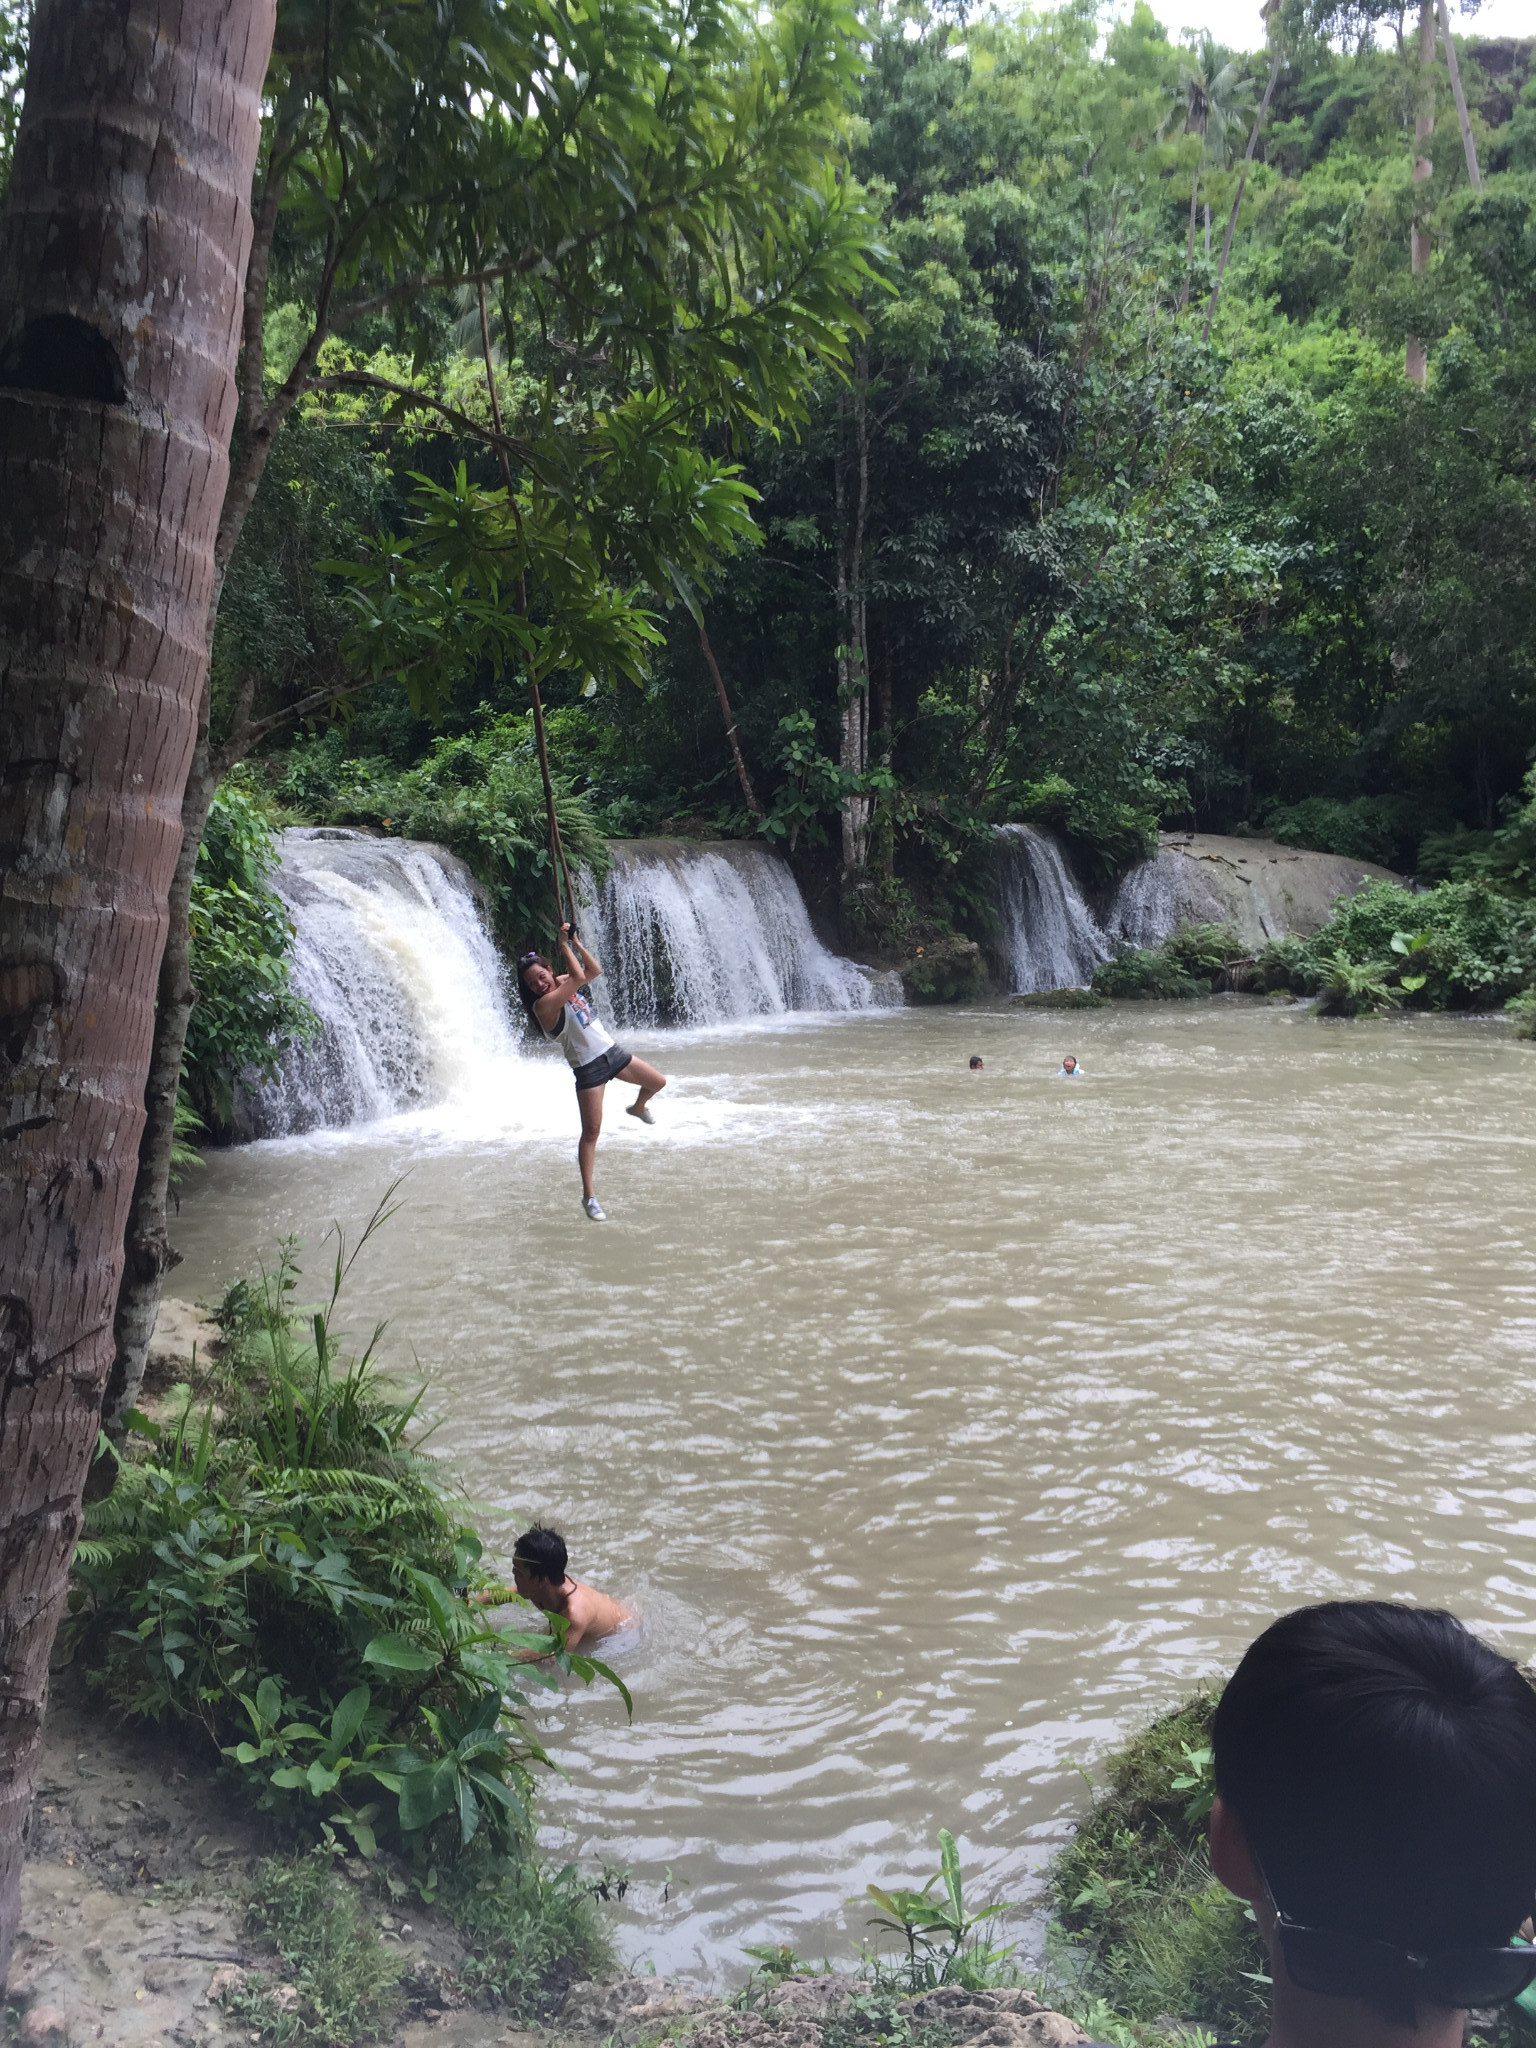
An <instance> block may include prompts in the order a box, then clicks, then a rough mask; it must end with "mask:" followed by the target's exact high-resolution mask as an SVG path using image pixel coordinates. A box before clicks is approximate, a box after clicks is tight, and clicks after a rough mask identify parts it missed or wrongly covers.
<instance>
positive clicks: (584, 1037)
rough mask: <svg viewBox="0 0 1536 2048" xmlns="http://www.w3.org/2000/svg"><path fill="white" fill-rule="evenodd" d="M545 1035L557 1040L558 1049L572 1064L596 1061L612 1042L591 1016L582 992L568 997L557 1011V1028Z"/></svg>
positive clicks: (577, 1064)
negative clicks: (558, 1021)
mask: <svg viewBox="0 0 1536 2048" xmlns="http://www.w3.org/2000/svg"><path fill="white" fill-rule="evenodd" d="M547 1036H548V1037H550V1038H558V1039H559V1041H560V1045H561V1049H562V1050H563V1051H564V1053H565V1056H566V1058H567V1059H568V1060H569V1061H570V1063H571V1065H572V1066H573V1067H584V1066H586V1064H587V1063H588V1061H589V1060H595V1059H596V1058H597V1056H598V1054H599V1053H603V1052H606V1051H607V1050H608V1048H609V1046H610V1045H612V1043H613V1040H612V1038H610V1037H609V1035H608V1033H607V1032H606V1031H605V1030H604V1029H603V1027H602V1025H601V1024H599V1022H598V1021H597V1019H596V1017H594V1016H593V1014H592V1005H591V1004H590V1003H589V1002H588V1001H587V998H586V997H585V996H582V995H576V996H572V997H571V1000H570V1001H569V1002H568V1003H567V1004H566V1006H565V1008H564V1009H563V1010H562V1011H561V1012H560V1024H559V1028H558V1029H557V1030H554V1031H551V1032H549V1033H548V1034H547Z"/></svg>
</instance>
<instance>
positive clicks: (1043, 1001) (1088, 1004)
mask: <svg viewBox="0 0 1536 2048" xmlns="http://www.w3.org/2000/svg"><path fill="white" fill-rule="evenodd" d="M1008 1000H1009V1001H1010V1002H1011V1003H1014V1004H1016V1005H1017V1006H1018V1008H1019V1009H1021V1010H1104V1009H1107V1008H1108V1007H1109V998H1108V997H1107V996H1096V995H1095V994H1094V992H1093V990H1092V989H1091V988H1040V989H1032V990H1031V991H1030V992H1029V994H1028V995H1022V996H1010V997H1009V998H1008Z"/></svg>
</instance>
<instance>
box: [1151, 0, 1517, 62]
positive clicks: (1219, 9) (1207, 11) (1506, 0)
mask: <svg viewBox="0 0 1536 2048" xmlns="http://www.w3.org/2000/svg"><path fill="white" fill-rule="evenodd" d="M1152 11H1153V13H1154V14H1155V15H1156V16H1157V18H1158V20H1159V21H1161V22H1163V23H1165V24H1166V26H1167V29H1168V33H1169V34H1170V35H1171V36H1173V37H1174V39H1175V40H1177V38H1178V35H1179V31H1180V30H1181V29H1185V28H1195V29H1204V30H1206V31H1207V32H1208V33H1209V34H1210V35H1213V36H1214V37H1215V38H1216V40H1217V41H1218V42H1221V43H1226V44H1227V45H1228V46H1229V47H1230V48H1232V49H1237V50H1242V49H1250V50H1256V49H1259V48H1260V47H1262V45H1263V41H1264V30H1263V26H1262V24H1261V22H1260V18H1259V8H1258V5H1257V0H1152ZM1116 12H1117V13H1122V12H1123V13H1126V14H1128V13H1129V12H1130V0H1125V5H1124V6H1123V7H1117V8H1116ZM1451 20H1452V21H1453V22H1454V23H1455V24H1456V26H1457V28H1458V29H1460V30H1473V31H1476V33H1478V34H1480V35H1490V36H1536V0H1483V5H1482V6H1481V7H1480V8H1479V9H1478V10H1477V14H1476V16H1475V17H1472V16H1464V15H1463V14H1462V13H1461V10H1460V8H1459V7H1458V5H1457V0H1451Z"/></svg>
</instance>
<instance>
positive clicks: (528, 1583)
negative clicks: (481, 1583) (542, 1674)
mask: <svg viewBox="0 0 1536 2048" xmlns="http://www.w3.org/2000/svg"><path fill="white" fill-rule="evenodd" d="M565 1567H566V1549H565V1538H564V1537H563V1536H557V1535H556V1534H555V1532H554V1530H553V1529H530V1530H528V1532H527V1533H526V1535H522V1536H519V1537H518V1539H517V1542H516V1544H515V1545H514V1547H513V1551H512V1583H513V1585H514V1586H516V1588H517V1590H518V1593H519V1594H520V1595H521V1597H522V1598H523V1599H524V1600H527V1601H529V1602H531V1604H532V1605H533V1606H535V1607H537V1608H539V1609H540V1610H541V1611H542V1612H543V1613H545V1614H562V1615H564V1616H565V1619H566V1621H567V1622H568V1624H569V1626H568V1628H567V1629H566V1632H565V1647H566V1649H568V1650H574V1649H577V1648H578V1647H579V1646H580V1645H581V1644H582V1643H597V1642H601V1641H602V1639H603V1637H604V1636H611V1635H614V1634H615V1633H616V1632H617V1631H618V1630H619V1629H621V1628H623V1627H624V1626H625V1624H626V1623H627V1622H631V1621H633V1620H634V1616H633V1615H632V1614H631V1613H630V1611H629V1609H628V1608H627V1607H624V1606H622V1605H621V1604H620V1603H619V1602H618V1601H617V1600H613V1599H610V1598H609V1596H608V1595H607V1594H606V1593H599V1592H598V1591H597V1589H596V1587H594V1586H584V1585H582V1583H581V1582H580V1580H579V1579H573V1578H571V1577H569V1576H568V1574H567V1572H566V1569H565ZM475 1598H476V1599H477V1601H478V1602H479V1604H480V1605H481V1606H482V1607H499V1606H500V1605H501V1595H500V1593H499V1592H486V1593H477V1594H476V1596H475ZM541 1654H546V1655H547V1654H548V1653H547V1652H542V1653H541V1652H539V1651H537V1650H525V1651H524V1652H523V1655H524V1656H525V1657H536V1656H539V1655H541Z"/></svg>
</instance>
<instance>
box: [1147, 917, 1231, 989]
mask: <svg viewBox="0 0 1536 2048" xmlns="http://www.w3.org/2000/svg"><path fill="white" fill-rule="evenodd" d="M1163 951H1164V952H1165V953H1166V954H1167V955H1168V957H1169V959H1170V960H1173V961H1175V962H1176V963H1177V964H1178V965H1179V966H1180V967H1182V968H1183V969H1184V971H1185V973H1186V974H1191V975H1194V976H1195V977H1196V979H1200V980H1204V982H1205V983H1206V985H1207V987H1208V988H1213V987H1215V986H1216V984H1217V983H1218V982H1220V981H1222V980H1223V979H1225V978H1227V977H1228V976H1229V975H1230V973H1231V971H1232V970H1233V968H1234V967H1235V966H1236V964H1237V963H1238V962H1239V961H1242V962H1245V963H1246V961H1247V958H1248V954H1247V950H1246V948H1245V947H1244V945H1243V942H1242V940H1241V939H1240V938H1239V937H1238V936H1237V933H1236V932H1235V931H1233V930H1232V928H1231V926H1230V925H1225V924H1181V925H1180V926H1179V928H1178V930H1177V931H1175V932H1173V933H1172V934H1171V935H1170V936H1169V937H1168V938H1166V939H1165V940H1164V941H1163Z"/></svg>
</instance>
